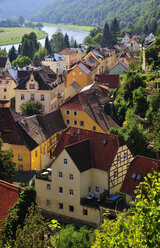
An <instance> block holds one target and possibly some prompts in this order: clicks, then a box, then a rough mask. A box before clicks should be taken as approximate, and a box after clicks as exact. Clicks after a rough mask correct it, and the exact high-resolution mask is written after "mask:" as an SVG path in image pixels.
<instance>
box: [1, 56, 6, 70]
mask: <svg viewBox="0 0 160 248" xmlns="http://www.w3.org/2000/svg"><path fill="white" fill-rule="evenodd" d="M6 62H7V57H0V68H5V66H6Z"/></svg>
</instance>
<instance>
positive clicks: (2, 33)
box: [0, 27, 47, 45]
mask: <svg viewBox="0 0 160 248" xmlns="http://www.w3.org/2000/svg"><path fill="white" fill-rule="evenodd" d="M31 32H35V33H36V35H37V39H38V40H39V39H42V38H45V37H46V36H47V33H46V32H44V31H41V30H38V29H33V28H25V27H20V28H0V45H9V44H16V43H20V42H21V40H22V36H23V35H24V34H29V33H31Z"/></svg>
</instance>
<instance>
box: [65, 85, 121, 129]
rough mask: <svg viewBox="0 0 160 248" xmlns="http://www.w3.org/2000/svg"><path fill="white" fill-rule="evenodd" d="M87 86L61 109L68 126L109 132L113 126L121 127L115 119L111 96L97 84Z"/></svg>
mask: <svg viewBox="0 0 160 248" xmlns="http://www.w3.org/2000/svg"><path fill="white" fill-rule="evenodd" d="M92 86H93V85H89V86H86V87H85V88H84V89H83V90H82V91H81V92H80V93H79V94H77V95H75V96H74V97H72V98H71V99H69V100H68V101H66V102H65V103H64V104H63V105H61V106H60V110H61V113H62V116H63V120H64V122H65V123H66V125H67V127H69V126H73V127H77V128H84V129H88V130H94V131H97V132H103V133H104V132H105V133H108V131H109V129H110V128H111V127H115V128H119V125H118V124H117V123H116V122H115V121H114V120H113V118H112V117H111V116H112V109H111V108H110V105H111V104H110V103H111V102H112V100H111V98H110V96H108V95H106V94H104V93H103V90H101V88H100V87H99V86H98V85H97V84H96V86H94V87H92Z"/></svg>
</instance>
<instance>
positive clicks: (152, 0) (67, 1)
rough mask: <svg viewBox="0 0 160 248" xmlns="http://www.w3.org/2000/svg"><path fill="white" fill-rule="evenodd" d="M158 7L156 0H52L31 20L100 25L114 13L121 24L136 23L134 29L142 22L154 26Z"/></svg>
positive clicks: (124, 25) (111, 17) (159, 15)
mask: <svg viewBox="0 0 160 248" xmlns="http://www.w3.org/2000/svg"><path fill="white" fill-rule="evenodd" d="M159 10H160V1H159V0H130V1H128V0H112V1H111V0H81V1H79V0H61V1H59V0H52V3H50V4H49V5H48V6H47V7H45V8H44V9H43V10H42V11H41V12H39V13H38V14H36V15H34V16H33V17H32V20H34V21H41V22H50V23H55V24H56V23H65V24H66V23H70V24H77V25H88V26H90V25H92V24H93V23H97V24H99V25H100V26H102V25H103V24H104V22H105V21H106V20H107V21H108V22H110V21H111V20H113V18H114V17H117V18H118V20H119V21H120V24H121V28H124V27H127V26H132V25H135V24H136V30H139V31H141V29H142V26H143V27H144V26H145V24H147V25H148V26H153V25H154V23H155V21H157V20H159V19H160V11H159Z"/></svg>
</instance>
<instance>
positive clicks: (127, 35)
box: [122, 32, 132, 45]
mask: <svg viewBox="0 0 160 248" xmlns="http://www.w3.org/2000/svg"><path fill="white" fill-rule="evenodd" d="M131 37H132V35H131V34H130V33H128V32H126V33H124V35H123V38H122V44H124V45H127V44H128V43H129V41H130V40H131Z"/></svg>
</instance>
